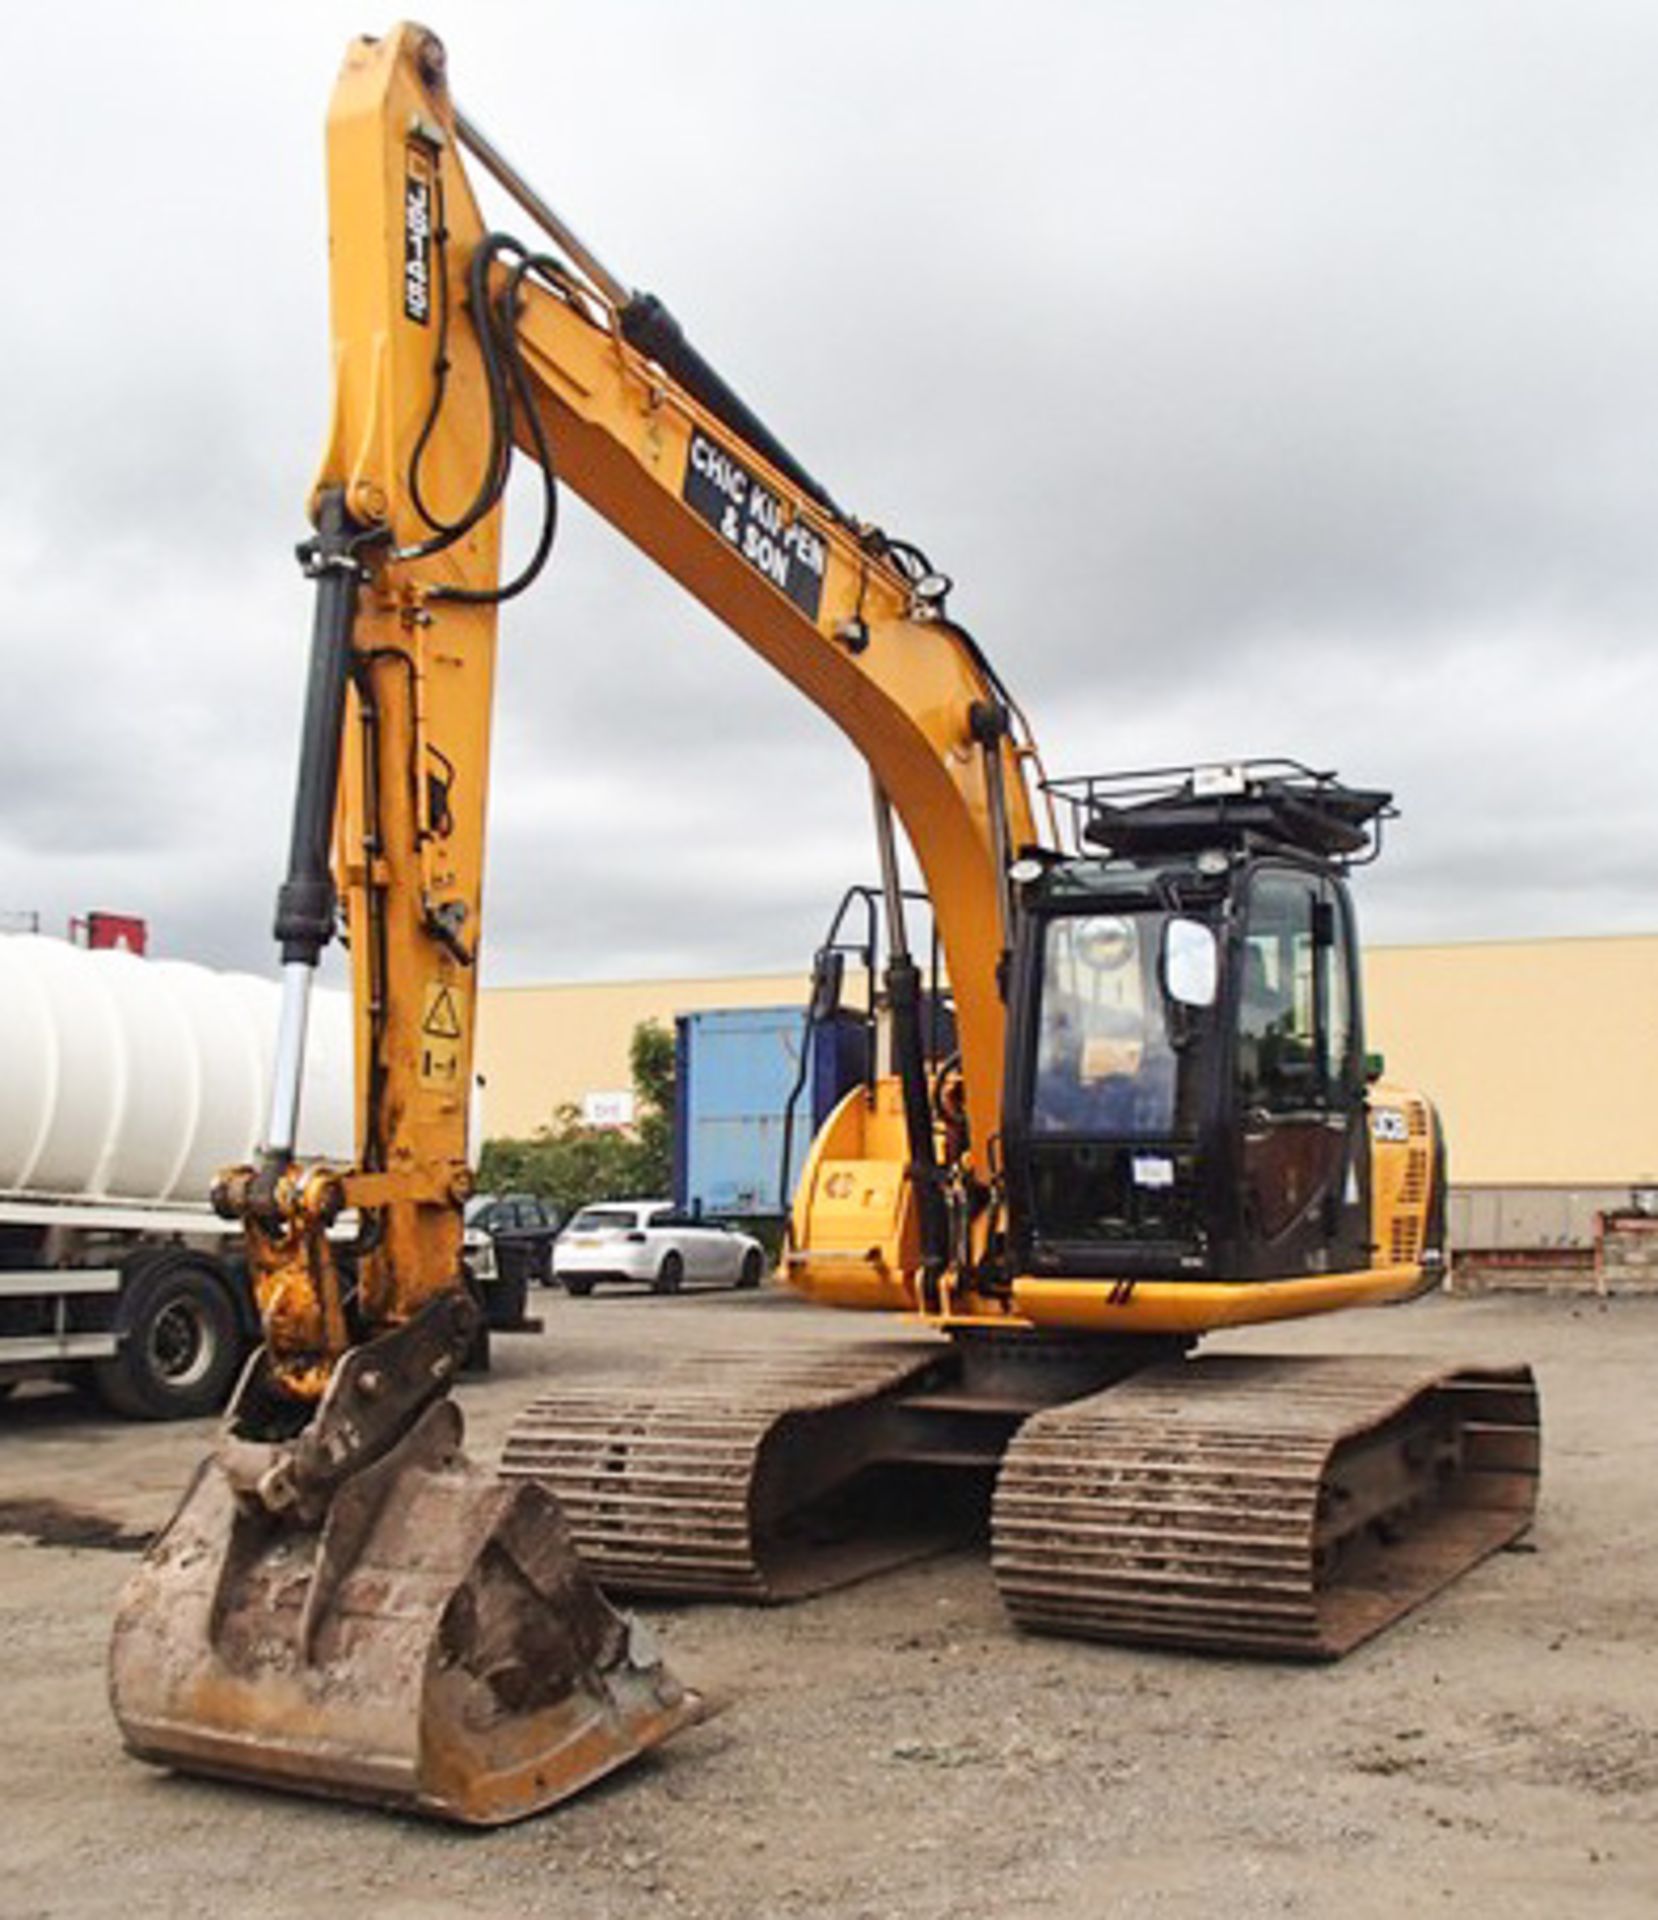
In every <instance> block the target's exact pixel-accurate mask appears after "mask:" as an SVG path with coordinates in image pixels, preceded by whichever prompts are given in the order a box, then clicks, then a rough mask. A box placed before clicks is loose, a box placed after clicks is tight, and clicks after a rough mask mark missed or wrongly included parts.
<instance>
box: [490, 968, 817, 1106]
mask: <svg viewBox="0 0 1658 1920" xmlns="http://www.w3.org/2000/svg"><path fill="white" fill-rule="evenodd" d="M806 990H807V989H806V978H805V976H804V975H803V974H798V973H755V974H738V975H736V976H735V977H733V978H731V979H728V980H615V981H573V982H570V983H567V984H559V985H552V986H544V987H486V988H485V989H484V991H483V993H482V994H481V995H480V996H479V1008H478V1055H477V1071H478V1072H479V1073H481V1074H482V1075H483V1079H484V1086H483V1109H484V1120H483V1125H484V1137H485V1138H486V1139H491V1138H494V1139H500V1138H506V1139H523V1138H526V1137H527V1136H528V1135H530V1134H532V1133H534V1132H535V1130H536V1128H537V1127H541V1126H545V1125H546V1124H547V1122H548V1121H549V1120H551V1119H552V1117H553V1115H554V1113H555V1112H556V1111H557V1110H558V1108H559V1107H560V1106H562V1105H563V1104H564V1103H565V1102H566V1101H569V1102H573V1103H574V1104H576V1105H578V1106H579V1105H580V1103H581V1100H582V1097H583V1095H584V1094H589V1093H611V1092H617V1091H620V1090H621V1089H623V1088H625V1087H626V1086H627V1085H628V1084H629V1076H628V1046H629V1043H630V1042H631V1041H632V1039H633V1030H634V1028H635V1027H636V1026H638V1025H639V1023H640V1022H641V1021H642V1020H660V1021H661V1022H662V1024H663V1025H664V1026H665V1027H667V1028H668V1029H669V1030H670V1032H671V1031H672V1029H673V1023H674V1015H675V1014H676V1013H702V1012H704V1011H705V1010H706V1009H708V1008H710V1007H789V1006H795V1007H804V1006H805V1004H806Z"/></svg>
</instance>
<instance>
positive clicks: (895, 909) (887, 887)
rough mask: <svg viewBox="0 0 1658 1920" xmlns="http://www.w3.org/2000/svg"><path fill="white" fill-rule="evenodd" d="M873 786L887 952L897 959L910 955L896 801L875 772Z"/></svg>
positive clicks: (904, 958) (871, 780) (870, 778)
mask: <svg viewBox="0 0 1658 1920" xmlns="http://www.w3.org/2000/svg"><path fill="white" fill-rule="evenodd" d="M869 789H870V793H871V795H872V797H873V798H874V802H875V853H876V857H877V859H878V860H879V862H880V866H881V898H882V901H883V902H884V904H885V906H886V910H887V952H888V953H889V954H890V955H891V956H892V958H893V959H894V960H907V959H908V958H909V957H910V943H909V934H908V932H907V931H906V929H905V926H904V883H903V880H902V878H901V877H900V875H899V872H898V842H897V839H896V837H895V836H894V834H893V830H892V802H891V801H890V800H889V799H888V798H887V795H886V789H885V788H884V787H883V786H882V785H881V783H880V781H879V780H878V779H877V778H876V776H875V775H874V773H871V774H870V776H869Z"/></svg>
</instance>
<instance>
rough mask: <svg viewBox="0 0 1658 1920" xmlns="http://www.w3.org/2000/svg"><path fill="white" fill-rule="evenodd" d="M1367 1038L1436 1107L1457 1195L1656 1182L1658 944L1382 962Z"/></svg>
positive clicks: (1412, 951)
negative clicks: (1482, 1189) (1463, 1189)
mask: <svg viewBox="0 0 1658 1920" xmlns="http://www.w3.org/2000/svg"><path fill="white" fill-rule="evenodd" d="M1365 1024H1366V1028H1367V1031H1368V1035H1369V1043H1370V1046H1371V1047H1372V1049H1374V1050H1379V1051H1380V1052H1381V1053H1383V1054H1384V1055H1385V1056H1386V1059H1387V1071H1388V1076H1389V1078H1390V1079H1397V1080H1402V1081H1405V1082H1407V1083H1408V1084H1410V1085H1413V1086H1419V1087H1420V1088H1421V1089H1422V1090H1423V1091H1424V1092H1425V1093H1427V1094H1428V1095H1429V1096H1430V1097H1431V1098H1432V1099H1433V1100H1434V1101H1435V1102H1436V1103H1437V1104H1438V1106H1439V1110H1440V1112H1441V1114H1442V1115H1443V1116H1444V1120H1445V1129H1446V1135H1447V1138H1448V1140H1449V1143H1450V1152H1451V1180H1452V1183H1453V1184H1454V1185H1457V1186H1466V1185H1475V1186H1477V1185H1484V1184H1491V1185H1515V1186H1532V1185H1539V1186H1541V1185H1549V1186H1553V1185H1560V1186H1574V1185H1575V1186H1592V1185H1596V1184H1602V1185H1610V1186H1627V1185H1628V1184H1630V1183H1631V1182H1632V1181H1638V1180H1644V1179H1647V1178H1650V1177H1655V1176H1658V935H1652V934H1632V935H1628V936H1624V937H1616V938H1589V939H1570V940H1504V941H1489V942H1483V941H1482V942H1471V943H1469V944H1467V945H1459V946H1444V947H1378V948H1374V949H1372V950H1371V951H1370V952H1369V953H1368V954H1367V955H1366V958H1365Z"/></svg>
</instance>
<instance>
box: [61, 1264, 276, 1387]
mask: <svg viewBox="0 0 1658 1920" xmlns="http://www.w3.org/2000/svg"><path fill="white" fill-rule="evenodd" d="M119 1311H120V1319H121V1323H122V1324H124V1326H125V1328H126V1337H125V1338H124V1339H123V1340H122V1342H121V1346H120V1349H119V1351H118V1352H117V1353H116V1354H115V1356H114V1358H113V1359H109V1360H100V1361H98V1362H97V1363H96V1364H95V1366H94V1367H93V1370H92V1376H93V1381H94V1384H95V1385H96V1387H97V1390H98V1397H99V1398H100V1399H101V1400H102V1401H103V1403H104V1405H105V1406H106V1407H108V1408H109V1410H110V1412H111V1413H118V1414H121V1415H123V1416H124V1417H125V1418H127V1419H129V1420H195V1419H200V1418H201V1417H202V1416H203V1415H204V1414H209V1413H216V1412H217V1411H218V1409H219V1408H220V1407H222V1406H223V1405H224V1402H225V1398H226V1396H227V1395H228V1394H229V1392H230V1389H231V1387H232V1385H233V1384H234V1382H235V1379H236V1374H237V1370H238V1368H239V1367H240V1365H241V1361H242V1344H243V1343H242V1338H241V1334H240V1332H239V1331H238V1328H237V1323H236V1308H235V1306H234V1304H233V1303H232V1301H231V1297H230V1292H229V1287H228V1283H227V1282H226V1280H225V1278H224V1275H223V1273H222V1271H221V1270H220V1268H219V1267H218V1266H217V1265H216V1264H215V1263H214V1262H212V1261H210V1260H206V1259H203V1258H201V1257H200V1256H198V1255H195V1254H189V1253H173V1252H153V1251H152V1252H147V1253H143V1254H139V1255H136V1256H135V1257H134V1258H133V1259H131V1260H129V1261H128V1262H127V1263H126V1279H125V1283H124V1285H123V1287H122V1300H121V1306H120V1310H119Z"/></svg>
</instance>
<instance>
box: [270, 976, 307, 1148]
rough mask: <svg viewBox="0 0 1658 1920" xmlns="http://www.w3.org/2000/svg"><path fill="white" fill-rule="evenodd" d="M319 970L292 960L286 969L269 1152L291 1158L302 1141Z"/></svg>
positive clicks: (278, 1026) (272, 1091)
mask: <svg viewBox="0 0 1658 1920" xmlns="http://www.w3.org/2000/svg"><path fill="white" fill-rule="evenodd" d="M315 973H316V969H315V968H314V967H309V966H307V965H306V964H305V962H304V961H303V960H290V961H288V962H287V963H286V964H285V965H284V966H283V969H282V1012H281V1015H280V1016H279V1019H278V1022H277V1029H276V1065H275V1068H274V1069H273V1071H272V1073H271V1110H270V1118H269V1119H268V1120H267V1121H266V1123H265V1151H266V1153H267V1154H270V1155H274V1156H276V1157H278V1158H282V1159H288V1158H291V1157H292V1155H293V1151H294V1144H295V1142H296V1141H297V1140H298V1138H299V1099H300V1093H301V1091H302V1090H303V1087H304V1081H305V1030H306V1027H307V1026H308V1025H309V1023H310V1018H311V982H312V980H313V978H314V977H315Z"/></svg>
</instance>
